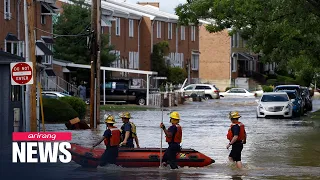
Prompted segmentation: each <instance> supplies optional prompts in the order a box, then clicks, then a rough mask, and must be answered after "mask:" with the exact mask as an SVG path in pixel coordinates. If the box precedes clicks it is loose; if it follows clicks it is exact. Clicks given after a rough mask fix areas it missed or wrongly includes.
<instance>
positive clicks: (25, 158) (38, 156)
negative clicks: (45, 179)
mask: <svg viewBox="0 0 320 180" xmlns="http://www.w3.org/2000/svg"><path fill="white" fill-rule="evenodd" d="M71 136H72V135H71V133H64V132H58V133H29V132H28V133H25V132H14V133H13V135H12V140H13V141H27V142H12V162H13V163H18V162H20V163H37V162H41V163H57V162H58V159H59V161H60V162H62V163H69V162H70V161H71V160H72V156H71V153H70V152H69V151H68V149H70V148H71V144H70V143H69V142H30V141H70V140H71ZM19 144H20V146H19ZM18 159H19V160H18Z"/></svg>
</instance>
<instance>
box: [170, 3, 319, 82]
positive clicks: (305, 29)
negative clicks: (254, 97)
mask: <svg viewBox="0 0 320 180" xmlns="http://www.w3.org/2000/svg"><path fill="white" fill-rule="evenodd" d="M319 5H320V3H319V2H318V1H315V0H268V1H261V0H232V1H230V0H188V1H187V3H186V4H183V5H179V6H178V7H177V8H176V13H177V15H178V16H179V22H180V24H188V23H190V22H191V23H196V24H198V19H213V20H215V24H211V25H208V26H206V29H207V30H208V31H209V32H218V31H221V30H224V29H226V28H230V29H232V31H231V33H230V34H233V33H234V32H240V34H241V36H242V38H244V39H246V40H247V42H248V48H249V49H250V50H252V51H253V52H255V53H260V54H261V55H262V60H263V61H264V62H276V63H277V64H278V68H279V69H285V70H289V71H290V72H292V73H293V74H294V75H295V76H296V77H297V78H298V79H305V80H307V79H308V77H309V76H310V75H307V74H308V73H304V72H305V71H308V72H310V70H311V69H313V70H312V71H314V69H315V68H319V67H320V59H319V57H320V56H319V55H320V31H319V28H320V6H319ZM302 59H303V60H302ZM297 60H299V61H303V63H300V64H299V65H300V66H296V65H293V64H296V63H295V62H296V61H297ZM310 64H312V66H310ZM302 67H303V68H302ZM310 68H311V69H310ZM312 71H311V72H312ZM309 74H310V73H309ZM300 76H301V77H300ZM302 76H303V77H302ZM306 83H308V82H306Z"/></svg>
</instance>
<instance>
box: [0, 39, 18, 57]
mask: <svg viewBox="0 0 320 180" xmlns="http://www.w3.org/2000/svg"><path fill="white" fill-rule="evenodd" d="M21 43H23V42H22V41H5V48H4V49H5V52H8V53H11V54H15V55H17V56H22V55H23V53H22V51H23V47H21Z"/></svg>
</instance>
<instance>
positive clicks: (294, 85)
mask: <svg viewBox="0 0 320 180" xmlns="http://www.w3.org/2000/svg"><path fill="white" fill-rule="evenodd" d="M277 87H300V85H296V84H293V85H279V86H276V88H277Z"/></svg>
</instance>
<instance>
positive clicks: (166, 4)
mask: <svg viewBox="0 0 320 180" xmlns="http://www.w3.org/2000/svg"><path fill="white" fill-rule="evenodd" d="M127 2H131V3H137V2H159V3H160V10H161V11H165V12H168V13H172V14H175V13H174V8H175V7H176V6H177V5H178V4H180V3H181V4H183V3H185V2H186V0H127Z"/></svg>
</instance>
